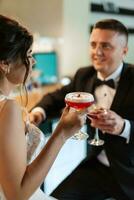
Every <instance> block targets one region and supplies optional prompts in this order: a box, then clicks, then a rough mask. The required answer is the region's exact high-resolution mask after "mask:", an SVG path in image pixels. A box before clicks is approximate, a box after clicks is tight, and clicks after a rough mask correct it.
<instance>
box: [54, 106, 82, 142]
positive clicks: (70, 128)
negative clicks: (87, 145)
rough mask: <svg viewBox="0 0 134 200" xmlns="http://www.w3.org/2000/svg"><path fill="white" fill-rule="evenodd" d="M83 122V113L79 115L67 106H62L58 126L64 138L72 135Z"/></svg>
mask: <svg viewBox="0 0 134 200" xmlns="http://www.w3.org/2000/svg"><path fill="white" fill-rule="evenodd" d="M84 122H85V115H80V114H79V112H77V111H72V110H71V109H70V108H69V107H68V106H67V107H65V108H64V110H63V113H62V116H61V118H60V121H59V124H58V126H59V128H60V129H61V130H62V132H63V134H64V139H68V138H69V137H71V136H73V135H74V134H75V133H76V132H78V131H79V129H80V128H81V127H82V125H83V124H84Z"/></svg>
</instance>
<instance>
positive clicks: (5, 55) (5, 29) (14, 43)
mask: <svg viewBox="0 0 134 200" xmlns="http://www.w3.org/2000/svg"><path fill="white" fill-rule="evenodd" d="M32 43H33V36H32V35H31V34H30V33H29V32H28V30H27V29H26V28H25V27H23V26H21V25H20V24H19V23H18V22H17V21H15V20H13V19H11V18H8V17H6V16H3V15H0V60H1V61H2V60H4V61H7V62H13V61H16V60H17V59H18V58H20V59H21V60H22V63H23V64H24V65H25V66H26V74H25V77H24V81H23V82H24V84H25V81H26V79H27V76H28V74H29V60H28V57H27V51H28V49H29V48H30V47H31V45H32Z"/></svg>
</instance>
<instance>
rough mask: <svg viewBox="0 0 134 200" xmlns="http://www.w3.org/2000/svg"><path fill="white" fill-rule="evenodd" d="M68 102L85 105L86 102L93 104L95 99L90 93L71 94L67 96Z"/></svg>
mask: <svg viewBox="0 0 134 200" xmlns="http://www.w3.org/2000/svg"><path fill="white" fill-rule="evenodd" d="M65 100H66V101H71V102H77V103H83V102H84V103H85V102H93V101H94V97H93V95H92V94H90V93H88V92H71V93H68V94H67V95H66V96H65Z"/></svg>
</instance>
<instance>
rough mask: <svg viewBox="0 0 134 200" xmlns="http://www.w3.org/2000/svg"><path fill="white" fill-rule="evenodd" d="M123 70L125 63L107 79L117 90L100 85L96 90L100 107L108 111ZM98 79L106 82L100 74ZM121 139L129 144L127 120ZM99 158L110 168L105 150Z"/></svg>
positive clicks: (128, 124)
mask: <svg viewBox="0 0 134 200" xmlns="http://www.w3.org/2000/svg"><path fill="white" fill-rule="evenodd" d="M122 68H123V63H121V64H120V66H119V67H118V68H117V70H116V71H115V72H113V73H112V74H111V75H110V76H108V77H107V78H106V79H105V80H109V79H113V80H114V83H115V89H113V88H111V87H109V86H107V85H100V86H98V87H97V88H96V89H95V93H94V95H95V98H96V101H97V105H98V106H101V107H103V108H106V109H109V108H110V106H111V104H112V101H113V98H114V96H115V93H116V89H117V86H118V82H119V79H120V75H121V71H122ZM97 77H98V79H100V80H104V79H103V78H102V76H101V74H100V73H99V72H98V73H97ZM120 137H124V138H126V142H129V137H130V122H129V121H128V120H126V119H125V128H124V130H123V132H122V134H121V135H120ZM97 158H98V160H99V161H100V162H101V163H103V164H104V165H106V166H109V162H108V159H107V156H106V153H105V151H104V150H102V151H101V153H100V154H99V155H98V157H97Z"/></svg>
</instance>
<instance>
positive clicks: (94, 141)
mask: <svg viewBox="0 0 134 200" xmlns="http://www.w3.org/2000/svg"><path fill="white" fill-rule="evenodd" d="M88 143H89V144H91V145H94V146H101V145H103V144H104V140H100V139H99V140H97V139H92V140H89V141H88Z"/></svg>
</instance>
